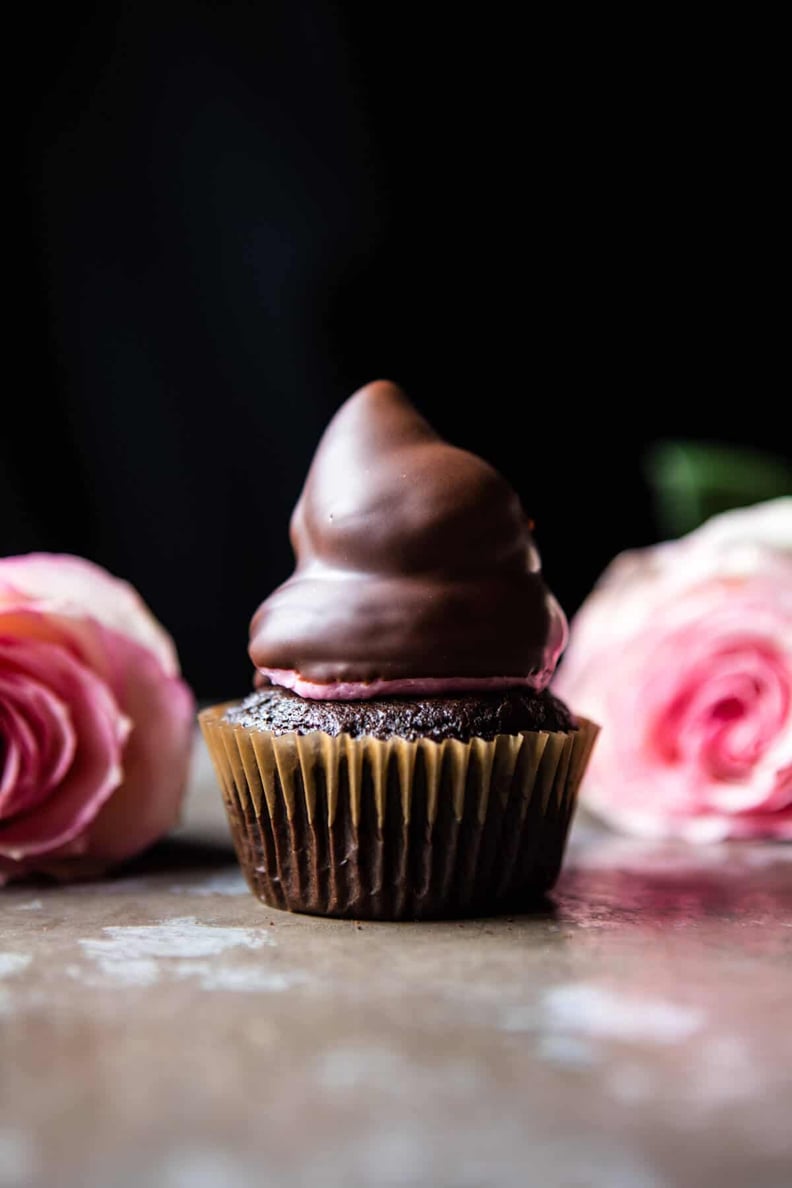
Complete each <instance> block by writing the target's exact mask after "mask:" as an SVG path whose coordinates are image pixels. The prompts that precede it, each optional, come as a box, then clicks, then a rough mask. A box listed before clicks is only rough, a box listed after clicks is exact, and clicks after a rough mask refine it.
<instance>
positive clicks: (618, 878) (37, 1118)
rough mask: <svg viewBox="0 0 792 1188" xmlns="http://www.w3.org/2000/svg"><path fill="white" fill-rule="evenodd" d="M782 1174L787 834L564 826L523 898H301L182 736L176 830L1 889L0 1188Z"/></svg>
mask: <svg viewBox="0 0 792 1188" xmlns="http://www.w3.org/2000/svg"><path fill="white" fill-rule="evenodd" d="M790 1183H792V846H787V847H784V846H780V845H767V846H762V845H754V844H747V845H743V846H736V845H732V846H729V847H723V848H711V849H703V850H690V849H687V848H680V847H677V846H658V845H652V844H648V843H643V842H636V841H630V840H625V839H620V838H617V837H614V836H612V835H609V834H605V833H603V832H600V831H599V830H597V829H595V828H593V827H592V826H586V825H585V824H584V823H583V822H581V821H579V822H578V824H577V826H576V828H575V831H574V836H573V841H572V845H571V848H570V851H569V855H568V861H567V864H566V868H565V872H564V874H563V876H562V880H561V882H560V884H559V887H558V890H557V893H556V894H555V896H554V903H553V904H552V905H549V906H548V907H547V908H546V909H544V910H542V911H540V912H537V913H536V914H534V915H531V916H519V917H509V918H502V919H492V920H473V921H465V922H461V923H460V922H453V923H442V924H441V923H430V924H370V923H364V924H356V923H354V922H348V921H334V920H317V919H311V918H309V917H300V916H290V915H287V914H284V913H280V912H276V911H273V910H271V909H268V908H266V907H264V906H263V905H262V904H260V903H258V902H257V901H255V900H254V899H253V898H252V896H250V894H249V892H248V891H247V889H246V887H245V885H244V883H243V881H242V879H241V877H240V875H239V874H238V872H237V868H236V865H235V862H234V858H233V854H232V852H231V851H230V848H229V843H228V839H227V833H226V830H225V825H224V822H223V819H222V809H221V805H220V798H219V794H217V793H216V791H215V787H214V783H213V779H212V776H211V773H210V772H209V771H208V770H207V765H206V762H205V759H204V757H203V754H202V752H201V751H200V750H199V751H198V752H197V756H196V764H195V772H194V779H193V788H192V793H191V796H190V799H189V804H188V811H187V814H186V821H185V826H184V828H183V829H182V831H181V833H180V835H179V836H178V838H177V839H175V840H174V841H172V842H168V843H165V844H163V845H162V846H160V847H158V848H157V849H156V850H155V851H153V852H152V854H150V855H149V856H148V857H147V858H146V859H144V860H143V861H140V862H138V863H137V864H135V865H134V866H133V867H131V868H128V869H127V870H126V871H124V872H123V873H122V874H121V875H120V876H119V877H117V878H115V879H113V880H108V881H106V882H103V883H98V884H93V885H90V886H89V885H84V886H75V887H71V888H65V889H57V888H51V887H45V886H40V885H39V886H25V887H15V888H11V889H8V890H6V891H5V892H3V893H0V1185H2V1186H3V1188H12V1186H13V1188H19V1186H22V1185H24V1186H27V1185H35V1186H38V1185H41V1186H46V1188H49V1186H57V1188H127V1186H129V1188H132V1186H135V1188H137V1186H138V1185H143V1186H145V1188H148V1186H152V1188H160V1186H162V1188H248V1186H251V1188H253V1186H256V1188H292V1186H295V1188H297V1186H299V1188H314V1186H316V1188H336V1186H337V1188H358V1186H360V1188H379V1186H380V1185H382V1186H394V1188H395V1186H397V1185H398V1186H402V1185H404V1186H418V1185H421V1186H423V1185H427V1186H431V1188H435V1186H437V1188H452V1186H453V1188H499V1186H501V1185H515V1186H519V1188H523V1186H528V1188H530V1186H533V1185H537V1186H541V1188H556V1186H559V1188H567V1186H570V1188H572V1186H574V1188H588V1186H590V1185H591V1186H596V1188H600V1186H601V1188H665V1186H667V1185H668V1186H675V1188H676V1186H677V1185H679V1186H682V1188H687V1186H689V1185H690V1186H695V1188H707V1186H708V1185H717V1186H718V1188H730V1186H731V1185H734V1186H735V1188H748V1186H750V1188H764V1186H771V1188H782V1186H783V1188H787V1186H788V1185H789V1184H790Z"/></svg>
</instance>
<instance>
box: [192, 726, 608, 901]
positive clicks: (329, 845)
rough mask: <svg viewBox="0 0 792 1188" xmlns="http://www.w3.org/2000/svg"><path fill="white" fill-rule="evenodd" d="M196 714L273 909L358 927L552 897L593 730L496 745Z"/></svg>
mask: <svg viewBox="0 0 792 1188" xmlns="http://www.w3.org/2000/svg"><path fill="white" fill-rule="evenodd" d="M226 709H227V706H225V705H221V706H214V707H212V708H211V709H207V710H204V711H203V712H202V713H201V715H200V722H201V728H202V730H203V734H204V738H205V739H206V743H207V745H208V747H209V751H210V753H211V756H212V760H213V762H214V766H215V769H216V771H217V775H218V778H219V780H220V784H221V787H222V791H223V799H224V801H225V806H226V810H227V813H228V819H229V822H230V825H231V832H232V835H233V839H234V844H235V846H236V850H237V855H238V857H239V861H240V864H241V866H242V870H243V872H244V874H245V877H246V878H247V881H248V883H249V885H250V888H251V890H252V891H253V893H254V894H255V895H257V896H258V897H259V898H260V899H262V900H263V901H264V902H265V903H267V904H269V905H271V906H272V907H277V908H285V909H288V910H290V911H299V912H309V913H313V914H317V915H324V916H344V917H354V918H356V919H381V920H398V919H419V918H431V917H448V916H461V915H470V914H472V913H477V912H484V911H492V910H494V909H497V908H506V907H511V908H513V909H516V908H517V907H518V906H519V905H520V904H521V903H523V902H525V903H527V902H530V900H531V899H536V898H537V896H541V895H542V894H543V893H544V892H545V891H547V890H549V888H550V887H552V885H553V883H554V882H555V880H556V878H557V876H558V872H559V870H560V866H561V859H562V857H563V850H564V845H565V842H566V836H567V832H568V829H569V824H570V820H571V817H572V813H573V810H574V806H575V801H576V797H577V789H578V786H579V784H580V780H581V777H582V775H583V771H584V769H585V766H586V762H587V760H588V756H589V754H590V752H591V748H592V746H593V744H594V740H595V738H596V735H597V730H598V728H597V727H596V726H595V725H594V724H593V723H591V722H588V721H585V720H583V719H581V720H580V728H579V729H578V730H577V731H574V732H570V733H569V734H565V733H562V732H552V733H548V732H545V731H527V732H525V733H522V734H516V735H512V734H501V735H498V736H497V737H496V738H494V739H492V740H491V741H487V740H484V739H480V738H473V739H471V740H470V741H468V742H458V741H456V740H446V741H444V742H439V743H438V742H433V741H432V740H430V739H419V740H418V741H417V742H409V741H407V740H406V739H399V738H392V739H377V738H371V737H363V738H352V737H350V736H349V735H344V734H342V735H338V736H336V737H333V736H331V735H328V734H322V733H312V734H306V735H298V734H284V735H274V734H271V733H269V732H267V731H259V730H252V729H250V728H248V727H245V726H238V725H235V724H234V723H231V722H228V721H227V720H226V719H225V718H224V714H225V710H226Z"/></svg>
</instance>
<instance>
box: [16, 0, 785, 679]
mask: <svg viewBox="0 0 792 1188" xmlns="http://www.w3.org/2000/svg"><path fill="white" fill-rule="evenodd" d="M505 11H506V10H504V9H502V8H501V7H500V6H489V8H488V7H486V6H484V7H479V8H476V9H473V10H470V12H471V15H470V16H467V17H466V16H464V15H462V12H463V9H462V7H461V6H456V5H437V6H431V5H423V6H410V5H406V6H393V5H379V4H363V3H361V4H347V5H340V4H331V3H319V2H313V3H312V2H306V3H238V2H231V3H215V4H208V3H194V4H189V5H179V4H175V3H174V4H169V3H161V4H158V5H153V4H151V5H149V4H146V3H136V4H124V3H119V2H118V0H106V2H105V3H102V4H96V5H80V4H74V5H64V6H61V7H60V8H55V9H53V10H47V15H46V17H45V15H44V12H45V10H43V9H39V8H38V7H37V6H35V5H32V6H28V7H27V9H26V10H25V12H24V13H23V14H22V15H21V17H20V18H19V19H20V22H21V23H20V26H19V29H18V31H17V34H16V35H15V36H14V37H12V38H11V39H10V41H9V42H8V43H7V53H8V55H9V58H13V59H15V60H16V64H21V66H22V74H21V77H22V78H23V80H24V81H23V82H22V83H21V86H20V89H19V90H18V92H17V93H16V94H15V102H14V107H13V111H14V117H15V123H16V122H17V121H18V126H19V128H20V129H21V133H22V144H21V149H20V158H19V159H20V167H19V169H18V171H17V170H15V171H14V172H13V175H12V176H13V179H14V182H13V184H12V186H11V190H12V191H13V193H14V194H15V195H17V196H18V197H19V199H20V213H19V217H18V219H15V220H12V221H10V223H9V225H8V227H7V235H8V238H9V243H8V245H7V247H8V256H9V259H11V257H12V256H13V258H14V259H18V260H19V265H18V270H17V271H14V268H15V267H16V266H15V265H13V264H9V272H8V274H7V291H8V292H9V294H10V295H11V297H12V301H13V305H14V307H15V309H16V313H17V316H16V317H15V318H14V320H13V323H12V336H11V343H10V347H9V356H8V362H7V365H8V374H9V376H10V383H9V384H8V386H7V397H6V399H5V401H4V405H5V411H4V413H3V417H2V426H3V428H2V436H1V437H0V506H2V519H1V520H0V552H2V553H12V552H24V551H27V550H30V549H48V550H58V551H60V550H64V551H70V552H76V553H80V554H83V555H85V556H88V557H91V558H94V559H95V560H97V561H99V562H101V563H102V564H104V565H106V566H108V567H109V568H110V569H111V570H113V571H114V572H116V573H119V574H121V575H123V576H126V577H128V578H129V579H130V580H131V581H132V582H134V583H135V584H136V585H137V586H138V587H139V589H140V590H141V592H142V593H143V594H144V596H145V597H146V599H147V600H148V601H149V603H150V604H151V606H152V607H153V609H154V610H155V612H156V613H157V615H158V616H159V617H160V618H161V619H162V620H163V622H164V623H165V624H166V625H167V626H168V627H169V628H170V630H171V631H172V632H173V633H174V634H175V636H176V638H177V642H178V645H179V648H180V652H181V655H182V660H183V664H184V668H185V671H186V674H187V676H188V678H189V679H190V680H191V681H192V682H193V684H194V685H195V687H196V690H197V692H198V694H199V696H202V697H212V698H213V697H218V698H219V697H223V696H233V695H235V694H238V693H241V692H242V691H244V689H246V688H247V687H248V683H249V679H250V668H249V663H248V661H247V658H246V654H245V646H246V635H247V621H248V619H249V616H250V614H251V612H252V611H253V610H254V608H255V606H256V605H257V604H258V602H259V601H260V600H261V599H262V598H263V597H264V596H265V595H266V594H267V593H268V592H269V591H270V590H271V589H272V587H273V586H274V585H275V584H277V583H278V582H279V581H280V580H282V579H283V578H284V577H286V576H287V574H288V572H289V571H290V567H291V555H290V551H289V546H288V539H287V524H288V517H289V513H290V511H291V508H292V506H293V504H294V501H295V500H296V498H297V495H298V493H299V489H300V486H301V483H302V480H303V477H304V474H305V471H306V468H307V465H308V463H309V460H310V457H311V454H312V452H313V449H314V447H315V444H316V442H317V440H318V438H319V435H320V433H321V431H322V429H323V427H324V425H325V423H326V421H327V420H328V418H329V417H330V415H331V414H332V412H333V411H334V409H335V408H336V407H337V406H338V405H339V403H340V402H341V401H342V400H343V399H344V398H345V397H346V396H347V395H348V394H350V393H351V392H352V391H353V390H354V389H355V388H357V387H358V386H359V385H361V384H362V383H364V382H366V381H368V380H370V379H374V378H376V377H388V378H391V379H394V380H396V381H398V382H400V383H401V384H402V385H403V386H404V387H405V388H406V389H407V391H408V392H409V393H410V394H411V395H412V397H413V399H414V400H415V401H416V403H417V404H418V405H419V407H420V408H421V409H422V411H423V412H424V413H425V414H426V415H427V416H428V417H429V419H430V420H432V421H433V422H434V423H435V425H436V427H437V428H438V429H439V430H441V431H442V432H443V433H444V434H445V435H446V436H448V437H449V438H451V439H452V440H453V441H454V442H455V443H456V444H459V445H464V446H467V447H469V448H472V449H474V450H476V452H478V453H481V454H482V455H484V456H485V457H487V458H488V459H489V460H490V461H492V462H493V463H494V464H495V465H496V466H498V467H499V468H500V469H501V470H503V471H504V472H505V474H506V475H507V476H508V477H509V478H510V479H511V481H512V482H513V483H514V485H515V486H516V487H517V489H518V490H519V492H520V494H521V496H522V499H523V502H524V504H525V506H526V509H527V510H528V512H529V514H530V515H531V516H532V517H533V518H534V519H535V521H536V524H537V538H538V541H539V544H540V547H541V549H542V553H543V557H544V561H545V569H546V572H547V574H548V578H549V581H550V583H551V585H552V586H553V588H554V589H555V590H556V592H557V593H558V595H559V597H560V598H561V601H562V602H563V603H564V605H565V606H566V608H567V610H569V611H573V610H574V609H575V607H576V606H577V605H578V604H579V602H580V600H581V599H582V597H583V596H584V595H585V593H586V592H587V590H588V588H589V587H590V585H591V583H592V582H593V580H594V579H595V577H596V576H597V574H598V572H599V571H600V570H601V568H602V567H603V566H604V564H605V563H606V562H607V561H608V560H609V558H610V557H611V556H612V555H613V554H614V553H615V552H616V551H618V550H619V549H621V548H623V547H625V546H628V545H635V544H642V543H647V542H649V541H651V540H653V539H656V536H657V532H658V529H657V527H656V523H655V520H654V518H653V513H652V506H651V503H650V498H649V494H648V490H647V488H646V485H645V482H644V479H643V475H642V467H641V460H642V457H643V456H644V453H645V450H646V448H647V446H648V445H649V444H650V443H652V442H653V441H655V440H656V439H658V438H667V437H676V436H683V437H693V438H697V437H698V438H702V439H712V440H720V441H724V442H738V443H746V444H752V445H755V446H760V447H770V448H772V449H773V450H774V451H775V452H777V453H778V452H787V453H788V452H789V438H788V435H787V432H786V427H785V421H786V416H785V414H784V408H785V403H784V402H785V401H786V400H787V388H788V371H787V370H785V371H784V373H783V378H779V372H778V362H779V360H778V358H777V355H778V354H779V352H778V348H777V341H778V339H779V337H780V327H781V320H780V319H781V314H780V313H779V312H777V311H778V310H779V309H780V308H781V306H780V305H777V304H776V302H775V299H773V298H772V297H771V296H770V294H771V292H772V289H773V287H774V285H775V283H778V282H783V276H782V274H781V272H780V268H779V267H778V266H777V265H776V263H775V259H776V238H777V236H776V230H775V226H776V222H775V220H776V214H777V211H776V205H775V204H776V203H777V201H778V199H777V197H776V194H777V192H778V171H779V170H780V168H781V163H782V159H783V154H779V153H778V151H777V147H776V144H775V142H774V138H773V133H772V126H771V121H772V112H773V109H774V103H775V98H776V97H775V95H774V81H773V77H772V70H769V71H766V70H763V69H762V65H761V62H759V63H758V64H757V62H756V59H755V55H754V49H753V48H752V47H751V46H750V45H743V44H742V43H741V35H740V30H739V29H737V28H733V29H731V30H727V32H728V33H729V34H731V35H732V37H733V42H732V44H731V46H730V51H731V52H729V53H728V54H725V53H722V52H720V51H721V49H722V45H721V44H720V43H719V41H718V39H719V38H720V37H722V36H723V35H724V27H725V20H726V18H723V21H721V23H720V30H719V31H718V32H717V33H716V32H713V30H712V29H711V28H707V29H702V30H700V31H699V30H697V29H695V28H693V27H692V26H691V25H687V26H686V27H685V28H684V29H679V28H669V27H668V26H666V27H659V26H658V27H654V28H649V27H646V28H639V27H638V26H637V25H636V26H633V27H630V26H629V25H626V24H625V18H624V17H622V18H620V20H619V22H618V23H616V22H614V25H613V27H609V26H608V24H607V18H605V17H603V15H602V14H601V13H599V14H598V15H597V16H596V17H593V18H586V17H583V16H581V15H580V14H577V15H575V16H574V19H573V16H572V13H571V11H568V10H565V13H564V14H560V15H559V18H558V24H557V25H556V26H555V27H550V25H549V24H548V23H546V22H543V23H539V22H536V21H534V22H532V23H531V24H530V26H528V27H527V28H526V27H523V26H522V22H523V21H524V20H525V19H526V12H527V11H528V10H526V11H525V12H523V13H522V16H521V18H520V21H521V24H520V25H519V26H518V25H513V24H512V23H511V21H510V20H509V19H507V17H506V15H505ZM514 12H515V19H516V14H517V12H518V10H517V9H515V10H514ZM587 20H591V24H587V23H586V21H587ZM735 47H741V48H739V50H738V52H736V53H735ZM14 377H16V378H14ZM779 408H780V410H781V412H780V413H779Z"/></svg>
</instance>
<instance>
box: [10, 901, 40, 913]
mask: <svg viewBox="0 0 792 1188" xmlns="http://www.w3.org/2000/svg"><path fill="white" fill-rule="evenodd" d="M43 907H44V901H43V900H41V899H29V900H28V902H27V903H18V904H17V905H16V910H17V911H18V912H40V911H41V909H42V908H43Z"/></svg>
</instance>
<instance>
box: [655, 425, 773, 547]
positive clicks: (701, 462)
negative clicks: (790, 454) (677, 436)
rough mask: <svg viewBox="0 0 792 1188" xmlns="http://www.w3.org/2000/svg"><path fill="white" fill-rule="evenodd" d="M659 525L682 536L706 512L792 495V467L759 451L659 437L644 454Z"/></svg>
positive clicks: (700, 521)
mask: <svg viewBox="0 0 792 1188" xmlns="http://www.w3.org/2000/svg"><path fill="white" fill-rule="evenodd" d="M644 472H645V474H646V478H647V481H648V483H649V486H650V488H651V490H652V494H653V497H654V504H655V512H656V516H657V523H658V528H659V529H660V531H661V533H662V534H663V535H664V536H665V537H674V536H681V535H682V534H683V533H685V532H690V531H691V530H692V529H693V528H697V527H698V526H699V524H703V523H704V521H705V520H708V519H709V518H710V516H714V515H716V514H717V513H718V512H723V511H728V510H729V509H730V508H733V507H745V506H747V505H748V504H751V503H760V502H762V501H763V500H765V499H774V498H776V497H777V496H779V495H789V494H792V467H790V465H789V463H788V462H786V461H784V459H783V458H777V457H775V456H774V455H773V454H767V453H763V452H762V451H761V450H753V449H744V448H742V447H740V446H729V445H718V444H714V443H713V444H710V443H707V442H700V441H661V442H658V443H657V444H656V445H655V446H653V447H652V449H651V450H650V451H649V452H648V454H647V455H646V457H645V458H644Z"/></svg>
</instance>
